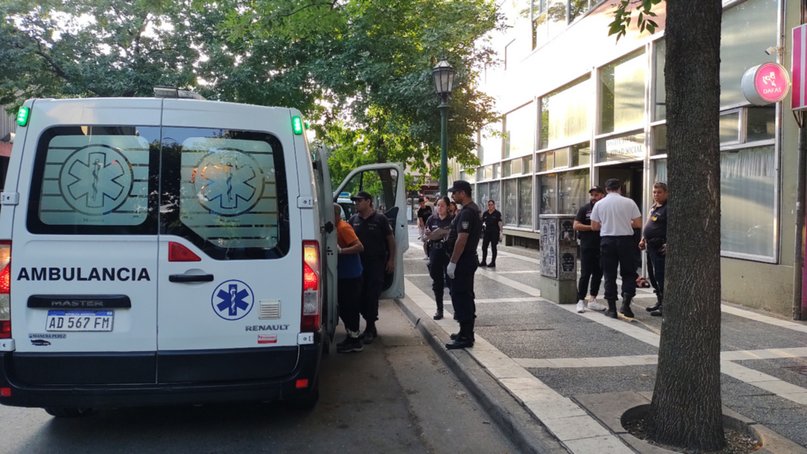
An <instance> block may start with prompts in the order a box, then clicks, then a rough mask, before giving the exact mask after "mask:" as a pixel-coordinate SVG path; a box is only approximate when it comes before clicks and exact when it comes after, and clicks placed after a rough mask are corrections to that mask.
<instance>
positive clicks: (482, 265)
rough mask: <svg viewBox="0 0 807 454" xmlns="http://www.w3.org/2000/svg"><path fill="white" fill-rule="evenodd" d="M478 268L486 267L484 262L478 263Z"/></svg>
mask: <svg viewBox="0 0 807 454" xmlns="http://www.w3.org/2000/svg"><path fill="white" fill-rule="evenodd" d="M479 266H480V267H481V268H484V267H486V266H487V265H486V264H485V262H479Z"/></svg>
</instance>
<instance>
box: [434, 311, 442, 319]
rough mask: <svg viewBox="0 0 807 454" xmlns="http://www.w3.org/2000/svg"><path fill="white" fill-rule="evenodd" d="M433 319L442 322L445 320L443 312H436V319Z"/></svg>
mask: <svg viewBox="0 0 807 454" xmlns="http://www.w3.org/2000/svg"><path fill="white" fill-rule="evenodd" d="M432 318H433V319H435V320H442V319H443V311H437V312H435V313H434V317H432Z"/></svg>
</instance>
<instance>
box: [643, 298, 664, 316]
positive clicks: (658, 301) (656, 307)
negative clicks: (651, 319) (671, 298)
mask: <svg viewBox="0 0 807 454" xmlns="http://www.w3.org/2000/svg"><path fill="white" fill-rule="evenodd" d="M663 302H664V295H662V294H660V293H658V294H656V304H654V305H652V306H650V307H646V308H644V310H646V311H647V312H653V311H657V310H659V309H661V304H662V303H663Z"/></svg>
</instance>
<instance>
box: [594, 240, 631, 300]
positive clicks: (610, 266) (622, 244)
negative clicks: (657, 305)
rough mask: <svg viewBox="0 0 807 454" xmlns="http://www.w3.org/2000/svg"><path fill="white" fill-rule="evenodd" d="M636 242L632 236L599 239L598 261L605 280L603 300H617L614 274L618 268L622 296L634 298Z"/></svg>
mask: <svg viewBox="0 0 807 454" xmlns="http://www.w3.org/2000/svg"><path fill="white" fill-rule="evenodd" d="M635 251H636V242H635V241H634V239H633V235H626V236H603V237H601V238H600V261H601V263H602V274H603V277H604V278H605V299H606V300H608V301H616V300H617V299H618V298H619V295H617V288H616V273H617V267H619V272H620V275H621V276H622V296H623V297H626V296H628V297H631V298H633V297H634V296H636V278H637V277H638V274H636V254H635Z"/></svg>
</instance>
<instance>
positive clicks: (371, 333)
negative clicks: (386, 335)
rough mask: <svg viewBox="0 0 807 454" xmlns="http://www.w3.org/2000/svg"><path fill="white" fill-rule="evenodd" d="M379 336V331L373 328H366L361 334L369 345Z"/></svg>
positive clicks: (362, 339)
mask: <svg viewBox="0 0 807 454" xmlns="http://www.w3.org/2000/svg"><path fill="white" fill-rule="evenodd" d="M377 337H378V332H377V331H376V330H375V329H372V330H366V329H365V330H364V332H363V333H361V335H360V336H359V339H361V341H362V342H364V343H365V344H367V345H369V344H372V343H373V341H374V340H375V339H376V338H377Z"/></svg>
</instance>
